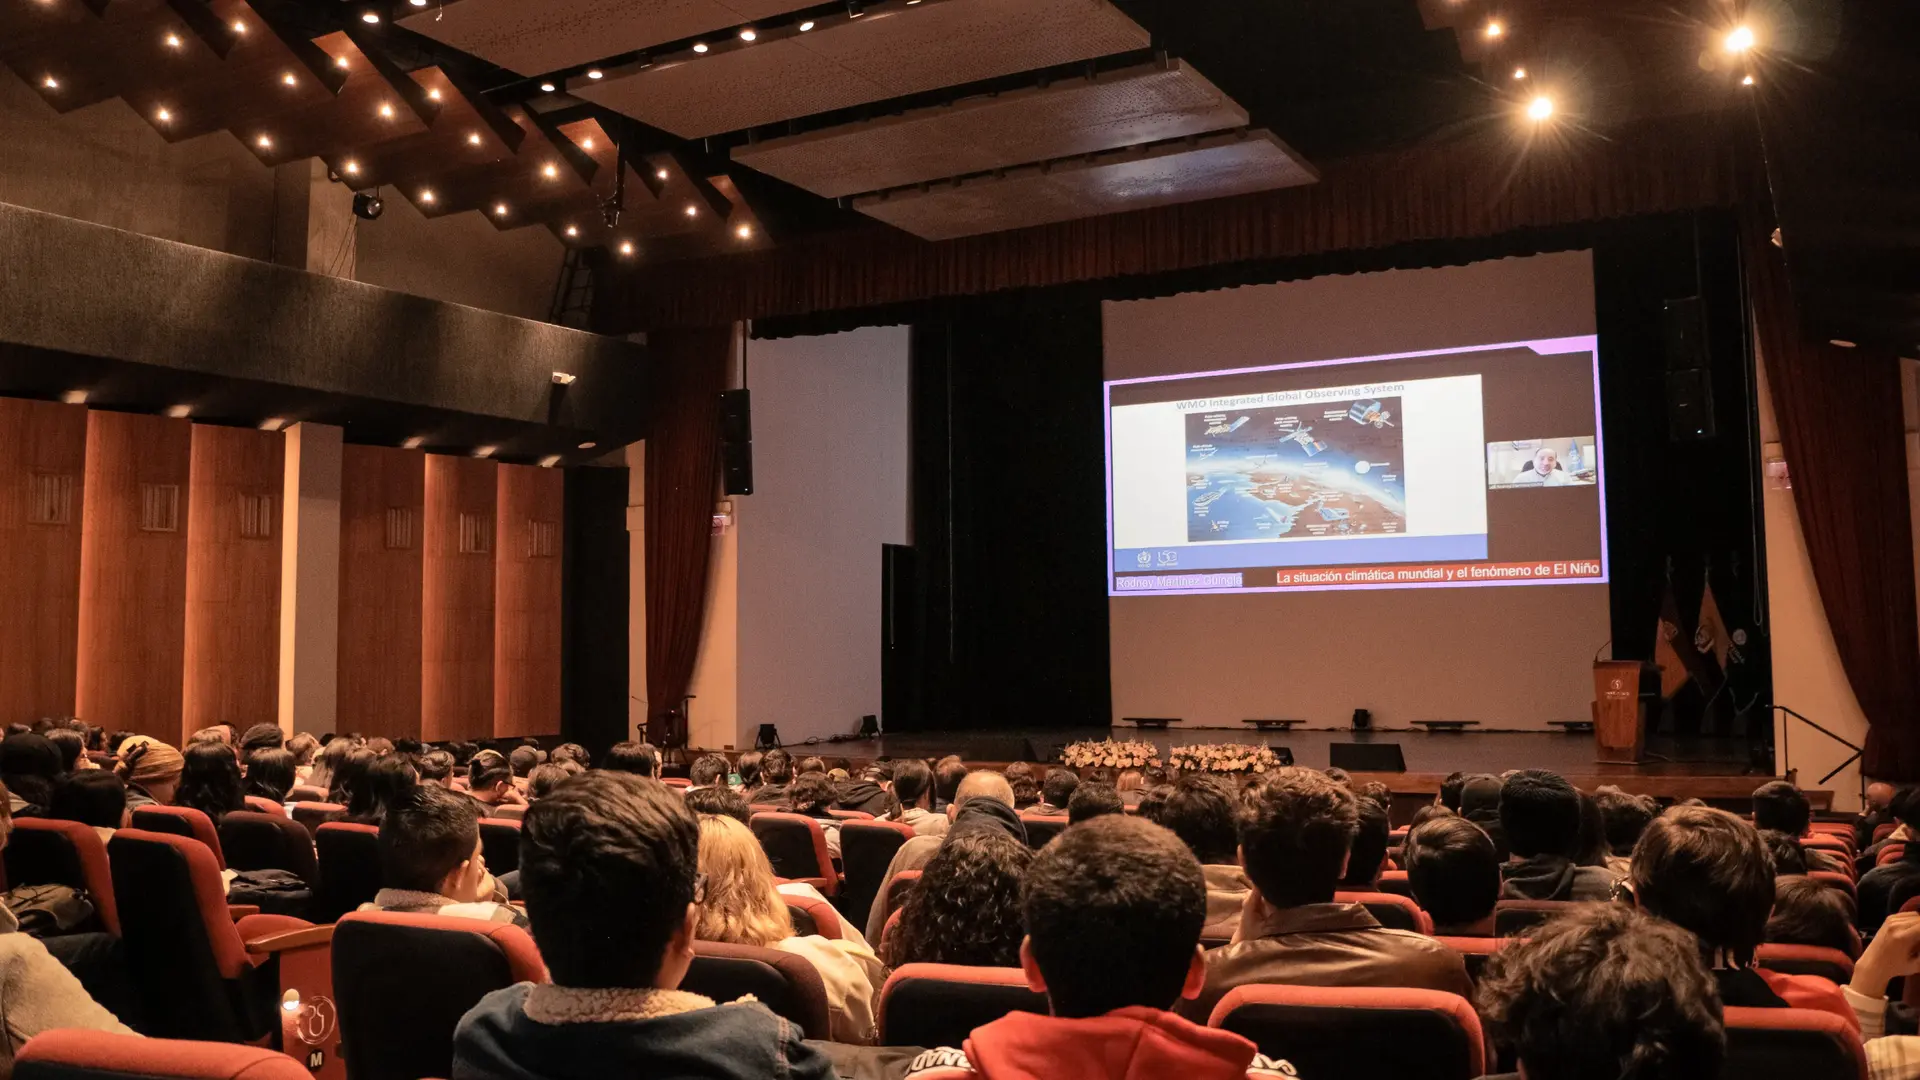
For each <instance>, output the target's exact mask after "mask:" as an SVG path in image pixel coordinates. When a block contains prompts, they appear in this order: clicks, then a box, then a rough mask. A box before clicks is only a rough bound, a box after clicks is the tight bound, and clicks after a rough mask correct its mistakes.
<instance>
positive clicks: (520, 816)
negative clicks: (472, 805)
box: [487, 806, 528, 821]
mask: <svg viewBox="0 0 1920 1080" xmlns="http://www.w3.org/2000/svg"><path fill="white" fill-rule="evenodd" d="M527 809H528V808H527V807H524V806H496V807H494V808H493V810H492V812H491V813H489V814H488V815H487V817H488V819H489V820H492V821H524V820H526V816H527Z"/></svg>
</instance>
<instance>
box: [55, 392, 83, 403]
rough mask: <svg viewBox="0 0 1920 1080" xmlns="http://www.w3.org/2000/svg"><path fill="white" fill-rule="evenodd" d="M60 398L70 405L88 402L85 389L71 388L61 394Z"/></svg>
mask: <svg viewBox="0 0 1920 1080" xmlns="http://www.w3.org/2000/svg"><path fill="white" fill-rule="evenodd" d="M60 400H61V401H64V402H66V403H67V404H69V405H85V404H86V403H87V392H86V391H85V390H69V391H67V392H66V393H64V394H61V395H60Z"/></svg>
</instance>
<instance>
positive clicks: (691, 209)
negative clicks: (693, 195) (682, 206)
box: [687, 203, 700, 217]
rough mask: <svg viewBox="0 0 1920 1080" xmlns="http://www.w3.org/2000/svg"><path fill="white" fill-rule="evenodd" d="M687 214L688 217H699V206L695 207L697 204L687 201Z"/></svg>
mask: <svg viewBox="0 0 1920 1080" xmlns="http://www.w3.org/2000/svg"><path fill="white" fill-rule="evenodd" d="M687 216H688V217H699V216H700V208H699V207H697V206H695V205H693V204H692V203H688V204H687Z"/></svg>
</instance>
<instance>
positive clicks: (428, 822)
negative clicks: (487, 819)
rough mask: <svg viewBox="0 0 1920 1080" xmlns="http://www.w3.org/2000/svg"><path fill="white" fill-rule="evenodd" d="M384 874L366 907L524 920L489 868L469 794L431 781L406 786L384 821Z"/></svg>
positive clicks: (382, 869)
mask: <svg viewBox="0 0 1920 1080" xmlns="http://www.w3.org/2000/svg"><path fill="white" fill-rule="evenodd" d="M379 847H380V877H381V880H382V881H383V882H384V883H385V886H386V887H385V888H383V889H381V890H380V891H379V893H378V894H376V895H375V896H374V898H373V903H371V904H368V905H366V907H365V908H364V909H363V910H378V911H409V912H416V913H419V914H427V915H455V916H459V917H460V918H466V919H482V920H485V921H487V922H510V923H514V924H515V925H518V926H523V927H524V926H526V925H527V919H526V916H524V915H522V914H520V912H519V911H518V910H517V909H515V908H512V907H509V906H508V905H507V902H506V901H507V891H506V889H505V888H503V887H502V886H501V885H500V883H499V882H498V881H496V880H494V877H493V875H492V874H489V873H487V859H486V856H485V854H483V853H482V851H481V847H480V814H479V811H478V810H477V809H476V807H475V806H474V802H473V800H472V799H469V798H467V797H465V796H463V795H461V794H459V793H458V792H453V791H448V790H447V789H446V788H443V787H436V786H435V785H433V784H421V785H418V786H416V787H414V788H413V789H412V790H410V791H408V792H406V793H405V794H404V795H402V796H401V797H400V798H399V799H398V800H396V801H395V802H394V804H393V806H392V807H391V808H389V809H388V811H387V814H386V819H385V820H383V821H382V822H380V845H379Z"/></svg>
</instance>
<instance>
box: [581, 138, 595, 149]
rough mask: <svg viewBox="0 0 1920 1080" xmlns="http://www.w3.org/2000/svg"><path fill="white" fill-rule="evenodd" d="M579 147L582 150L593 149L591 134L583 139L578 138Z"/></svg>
mask: <svg viewBox="0 0 1920 1080" xmlns="http://www.w3.org/2000/svg"><path fill="white" fill-rule="evenodd" d="M580 149H582V150H592V149H593V136H591V135H589V136H587V137H586V138H584V139H581V140H580Z"/></svg>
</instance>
